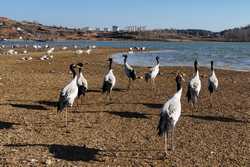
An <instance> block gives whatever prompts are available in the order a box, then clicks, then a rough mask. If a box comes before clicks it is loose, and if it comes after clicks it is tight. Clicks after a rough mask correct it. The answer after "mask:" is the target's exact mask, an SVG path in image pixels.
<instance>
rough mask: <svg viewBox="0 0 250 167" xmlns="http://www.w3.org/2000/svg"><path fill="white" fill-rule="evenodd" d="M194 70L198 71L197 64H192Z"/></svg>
mask: <svg viewBox="0 0 250 167" xmlns="http://www.w3.org/2000/svg"><path fill="white" fill-rule="evenodd" d="M194 70H195V73H197V71H198V67H197V64H195V65H194Z"/></svg>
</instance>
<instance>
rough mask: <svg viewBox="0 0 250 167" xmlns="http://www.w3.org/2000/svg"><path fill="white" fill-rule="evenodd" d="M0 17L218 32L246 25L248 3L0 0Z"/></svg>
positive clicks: (248, 0) (249, 20) (233, 0)
mask: <svg viewBox="0 0 250 167" xmlns="http://www.w3.org/2000/svg"><path fill="white" fill-rule="evenodd" d="M0 16H6V17H9V18H12V19H16V20H29V21H33V20H35V21H39V22H40V23H43V24H47V25H62V26H69V27H84V26H92V27H106V26H112V25H119V26H121V27H124V26H127V25H145V26H147V27H148V28H178V29H186V28H197V29H198V28H200V29H207V30H212V31H220V30H223V29H227V28H232V27H239V26H245V25H248V24H250V0H3V1H1V6H0Z"/></svg>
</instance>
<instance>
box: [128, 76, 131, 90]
mask: <svg viewBox="0 0 250 167" xmlns="http://www.w3.org/2000/svg"><path fill="white" fill-rule="evenodd" d="M130 84H131V80H130V78H129V79H128V90H129V89H130Z"/></svg>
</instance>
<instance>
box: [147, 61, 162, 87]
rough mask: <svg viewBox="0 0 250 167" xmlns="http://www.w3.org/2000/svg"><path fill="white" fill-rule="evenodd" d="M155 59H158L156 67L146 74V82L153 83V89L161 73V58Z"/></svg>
mask: <svg viewBox="0 0 250 167" xmlns="http://www.w3.org/2000/svg"><path fill="white" fill-rule="evenodd" d="M155 59H156V65H155V66H154V67H152V68H150V71H149V72H148V73H146V74H145V81H146V82H148V81H149V80H150V81H151V83H152V88H155V78H156V77H157V75H158V74H159V71H160V61H159V59H160V58H159V57H158V56H156V58H155Z"/></svg>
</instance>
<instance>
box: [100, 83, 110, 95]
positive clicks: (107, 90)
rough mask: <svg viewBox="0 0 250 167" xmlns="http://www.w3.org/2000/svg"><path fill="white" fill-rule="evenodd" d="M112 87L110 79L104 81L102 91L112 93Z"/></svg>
mask: <svg viewBox="0 0 250 167" xmlns="http://www.w3.org/2000/svg"><path fill="white" fill-rule="evenodd" d="M111 87H112V83H110V82H108V81H104V82H103V85H102V93H105V92H108V93H110V91H111Z"/></svg>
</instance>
